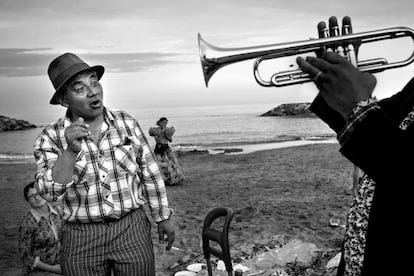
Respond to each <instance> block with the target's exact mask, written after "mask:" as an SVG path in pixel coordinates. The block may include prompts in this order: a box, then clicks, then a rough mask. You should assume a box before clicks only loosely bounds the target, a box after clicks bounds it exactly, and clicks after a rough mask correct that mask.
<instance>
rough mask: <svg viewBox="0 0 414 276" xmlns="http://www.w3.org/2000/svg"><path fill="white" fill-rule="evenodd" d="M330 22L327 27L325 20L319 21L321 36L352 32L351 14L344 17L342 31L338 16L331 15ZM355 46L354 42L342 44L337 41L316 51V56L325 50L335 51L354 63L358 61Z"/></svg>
mask: <svg viewBox="0 0 414 276" xmlns="http://www.w3.org/2000/svg"><path fill="white" fill-rule="evenodd" d="M328 24H329V25H328V26H329V27H327V25H326V23H325V22H324V21H321V22H319V24H318V27H317V28H318V35H319V38H327V37H336V36H340V35H341V33H342V35H347V34H352V24H351V18H350V17H349V16H345V17H343V18H342V32H341V31H340V28H339V24H338V19H337V17H336V16H331V17H330V18H329V20H328ZM354 48H355V47H354V46H353V45H352V44H349V45H341V44H339V43H335V44H333V45H330V46H324V47H323V48H322V49H321V50H320V51H316V56H318V57H321V56H322V55H323V53H324V52H335V53H337V54H339V55H340V56H342V57H344V58H346V59H347V60H348V61H350V62H351V63H353V64H354V63H356V51H355V50H354Z"/></svg>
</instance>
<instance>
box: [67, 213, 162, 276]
mask: <svg viewBox="0 0 414 276" xmlns="http://www.w3.org/2000/svg"><path fill="white" fill-rule="evenodd" d="M61 242H62V254H61V261H60V263H61V268H62V272H63V275H70V276H89V275H91V276H92V275H93V276H95V275H96V276H97V275H102V276H104V275H105V276H106V275H108V276H109V275H111V271H112V273H113V275H115V276H118V275H119V276H121V275H122V276H127V275H128V276H154V275H155V263H154V248H153V244H152V239H151V224H150V222H149V220H148V218H147V216H146V214H145V212H144V210H143V208H140V209H137V210H134V211H131V212H130V213H129V214H127V215H125V216H124V217H122V218H121V219H119V220H116V221H113V222H98V223H72V222H68V223H65V224H64V225H63V227H62V233H61Z"/></svg>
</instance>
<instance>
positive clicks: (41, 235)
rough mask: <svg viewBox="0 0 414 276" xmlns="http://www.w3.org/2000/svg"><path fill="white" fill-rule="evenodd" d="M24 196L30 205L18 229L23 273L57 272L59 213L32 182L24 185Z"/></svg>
mask: <svg viewBox="0 0 414 276" xmlns="http://www.w3.org/2000/svg"><path fill="white" fill-rule="evenodd" d="M24 198H25V199H26V201H27V202H28V203H29V204H30V207H31V208H30V211H29V212H28V213H27V215H26V216H25V217H24V218H23V221H22V223H21V225H20V228H19V254H20V258H21V260H22V262H23V264H24V268H23V275H31V276H35V275H39V276H40V275H60V274H61V268H60V264H59V258H60V250H61V245H60V242H59V231H60V228H61V225H62V221H61V217H60V214H59V212H58V210H57V209H56V208H55V207H53V206H52V205H50V204H47V202H46V200H44V199H43V198H42V197H41V196H40V195H39V193H38V192H37V191H36V189H35V187H34V182H31V183H29V184H27V185H26V186H25V188H24Z"/></svg>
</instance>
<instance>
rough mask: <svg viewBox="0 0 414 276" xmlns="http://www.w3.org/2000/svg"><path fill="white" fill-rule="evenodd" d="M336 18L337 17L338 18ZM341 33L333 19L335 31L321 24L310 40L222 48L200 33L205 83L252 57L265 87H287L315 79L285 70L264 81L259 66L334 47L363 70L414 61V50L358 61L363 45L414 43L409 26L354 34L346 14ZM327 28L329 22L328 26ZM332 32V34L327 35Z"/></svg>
mask: <svg viewBox="0 0 414 276" xmlns="http://www.w3.org/2000/svg"><path fill="white" fill-rule="evenodd" d="M335 20H336V19H335ZM342 23H343V26H342V35H340V34H339V27H338V28H335V27H336V26H334V27H331V25H332V24H335V22H334V20H332V22H331V18H330V22H329V24H330V29H332V30H334V32H331V33H329V32H328V31H327V30H324V28H323V27H324V26H318V31H319V36H320V38H319V39H309V40H302V41H295V42H288V43H279V44H268V45H259V46H250V47H244V48H221V47H216V46H213V45H211V44H209V43H207V42H206V41H205V40H204V39H203V38H202V37H201V35H200V34H198V45H199V53H200V60H201V67H202V70H203V74H204V80H205V83H206V86H208V82H209V80H210V78H211V77H212V76H213V74H214V73H215V72H216V71H217V70H219V69H220V68H222V67H224V66H226V65H229V64H232V63H236V62H239V61H245V60H249V59H256V60H255V62H254V65H253V74H254V77H255V79H256V81H257V83H259V84H260V85H262V86H266V87H270V86H276V87H280V86H286V85H294V84H300V83H305V82H309V81H312V78H310V77H309V75H308V74H307V73H305V72H303V71H302V70H300V69H296V70H284V71H280V72H276V73H274V74H273V75H272V76H271V78H270V80H264V79H263V78H262V77H261V76H260V73H259V65H260V63H261V62H262V61H264V60H269V59H277V58H282V57H287V56H294V55H301V54H308V53H316V55H319V54H320V53H321V52H323V51H326V50H327V49H331V50H334V51H336V52H338V53H339V54H341V55H343V56H345V57H346V58H348V60H349V61H350V62H352V64H354V65H355V66H356V67H358V69H359V70H360V71H363V72H371V73H376V72H380V71H384V70H388V69H392V68H398V67H403V66H407V65H409V64H411V63H412V62H413V61H414V49H413V51H412V52H411V55H410V56H409V57H408V58H407V59H405V60H399V61H395V62H388V61H387V59H386V58H384V57H379V58H374V59H367V60H361V61H358V60H357V51H358V48H359V47H360V46H362V45H364V44H367V43H372V42H377V41H382V40H387V39H397V38H404V37H409V38H411V40H412V41H413V42H414V30H413V29H411V28H408V27H393V28H386V29H380V30H374V31H368V32H361V33H352V27H351V24H350V19H349V17H344V19H343V22H342ZM325 29H326V25H325ZM328 35H331V36H328Z"/></svg>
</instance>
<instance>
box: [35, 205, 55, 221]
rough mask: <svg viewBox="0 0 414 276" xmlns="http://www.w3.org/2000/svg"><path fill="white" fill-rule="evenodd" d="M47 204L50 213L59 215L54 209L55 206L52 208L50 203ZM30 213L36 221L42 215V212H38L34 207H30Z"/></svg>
mask: <svg viewBox="0 0 414 276" xmlns="http://www.w3.org/2000/svg"><path fill="white" fill-rule="evenodd" d="M47 206H48V207H49V211H50V213H53V214H55V215H59V214H58V212H57V211H56V210H55V208H53V206H52V205H49V204H47ZM30 213H31V214H32V215H33V217H34V218H35V220H36V222H37V223H39V221H40V219H41V218H42V217H44V216H43V215H42V214H40V213H39V212H38V211H36V210H35V209H34V208H31V209H30Z"/></svg>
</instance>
